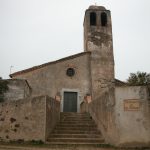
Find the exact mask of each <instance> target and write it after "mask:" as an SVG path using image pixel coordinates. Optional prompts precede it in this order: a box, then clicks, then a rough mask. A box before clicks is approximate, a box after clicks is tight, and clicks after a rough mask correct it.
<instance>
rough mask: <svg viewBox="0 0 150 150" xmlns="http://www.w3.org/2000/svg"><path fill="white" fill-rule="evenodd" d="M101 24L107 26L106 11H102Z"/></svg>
mask: <svg viewBox="0 0 150 150" xmlns="http://www.w3.org/2000/svg"><path fill="white" fill-rule="evenodd" d="M101 25H102V26H106V25H107V14H106V13H105V12H102V13H101Z"/></svg>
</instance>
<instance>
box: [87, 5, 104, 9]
mask: <svg viewBox="0 0 150 150" xmlns="http://www.w3.org/2000/svg"><path fill="white" fill-rule="evenodd" d="M89 9H92V10H106V8H105V7H104V6H96V5H91V6H89Z"/></svg>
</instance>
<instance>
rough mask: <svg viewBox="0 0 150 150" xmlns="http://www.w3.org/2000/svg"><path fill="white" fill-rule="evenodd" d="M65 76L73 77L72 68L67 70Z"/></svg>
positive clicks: (73, 71)
mask: <svg viewBox="0 0 150 150" xmlns="http://www.w3.org/2000/svg"><path fill="white" fill-rule="evenodd" d="M66 74H67V76H69V77H73V76H74V75H75V70H74V68H68V69H67V71H66Z"/></svg>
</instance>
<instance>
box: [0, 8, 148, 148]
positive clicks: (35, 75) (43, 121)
mask: <svg viewBox="0 0 150 150" xmlns="http://www.w3.org/2000/svg"><path fill="white" fill-rule="evenodd" d="M10 77H11V78H12V79H9V80H8V87H9V90H8V92H6V93H5V100H6V102H3V103H1V104H0V131H1V135H0V140H4V141H9V140H18V139H20V138H23V140H25V141H29V140H42V141H46V140H47V138H48V136H49V135H50V133H51V131H52V129H53V128H54V127H55V126H56V123H57V122H58V121H59V119H60V112H75V113H78V112H87V113H88V114H90V116H91V117H92V118H93V120H94V121H95V123H96V125H97V128H98V129H99V130H100V131H101V133H102V135H103V137H104V139H105V141H106V143H109V144H113V145H118V146H150V117H149V116H150V93H149V91H148V89H147V87H145V86H128V85H127V84H125V83H124V82H122V81H119V80H117V79H115V76H114V56H113V36H112V22H111V13H110V11H109V10H107V9H105V7H103V6H90V7H89V8H88V9H87V10H86V11H85V17H84V51H83V52H81V53H79V54H76V55H72V56H69V57H66V58H62V59H60V60H57V61H53V62H48V63H45V64H42V65H38V66H35V67H32V68H29V69H26V70H22V71H18V72H15V73H13V74H11V75H10ZM39 120H40V121H39ZM14 132H15V134H14Z"/></svg>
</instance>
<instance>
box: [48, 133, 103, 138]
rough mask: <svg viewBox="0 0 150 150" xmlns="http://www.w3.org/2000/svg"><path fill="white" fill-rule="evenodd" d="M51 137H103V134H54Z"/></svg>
mask: <svg viewBox="0 0 150 150" xmlns="http://www.w3.org/2000/svg"><path fill="white" fill-rule="evenodd" d="M50 137H54V138H56V137H57V138H58V137H60V138H62V137H65V138H101V137H102V136H101V134H52V135H50Z"/></svg>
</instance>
